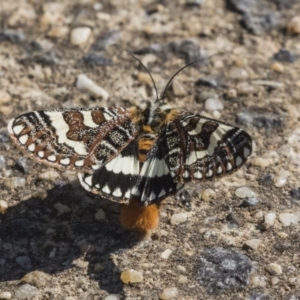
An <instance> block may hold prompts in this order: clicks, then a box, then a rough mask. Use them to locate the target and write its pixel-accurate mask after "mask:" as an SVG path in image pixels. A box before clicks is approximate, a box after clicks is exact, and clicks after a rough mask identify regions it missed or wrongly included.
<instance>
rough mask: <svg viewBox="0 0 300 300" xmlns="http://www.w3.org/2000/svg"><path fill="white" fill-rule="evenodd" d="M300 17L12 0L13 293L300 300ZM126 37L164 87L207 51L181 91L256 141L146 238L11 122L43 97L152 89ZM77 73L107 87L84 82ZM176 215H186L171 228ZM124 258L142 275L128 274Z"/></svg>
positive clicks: (7, 277) (6, 253)
mask: <svg viewBox="0 0 300 300" xmlns="http://www.w3.org/2000/svg"><path fill="white" fill-rule="evenodd" d="M299 18H300V3H299V1H297V0H295V1H292V0H289V1H279V0H278V1H276V0H268V1H267V0H261V1H254V0H248V1H244V0H243V1H234V0H231V1H229V0H228V1H225V0H215V1H208V0H206V1H205V0H200V1H197V0H195V1H188V0H186V1H184V0H182V1H181V0H178V1H168V0H165V1H157V2H155V1H134V0H132V1H102V2H96V1H92V0H82V1H79V0H74V1H57V2H49V1H38V0H28V1H25V0H19V1H5V0H1V1H0V19H1V23H0V128H1V131H0V201H1V202H0V211H1V213H3V214H1V221H0V222H1V223H0V298H1V297H2V299H66V300H67V299H68V300H73V299H86V300H87V299H105V297H107V296H109V295H110V297H111V298H109V297H108V298H107V300H108V299H159V297H161V298H162V299H251V300H258V299H287V300H292V299H293V300H294V299H300V260H299V256H300V255H299V248H300V239H299V230H300V227H299V226H300V223H299V220H300V207H299V204H300V202H299V201H300V190H299V188H300V186H299V176H300V125H299V121H300V60H299V55H300V21H299ZM76 28H83V29H82V31H81V33H80V34H79V37H77V36H76V31H74V29H76ZM74 35H75V36H74ZM115 43H117V44H118V45H120V46H121V47H122V48H124V49H127V50H129V51H132V52H133V53H135V54H136V55H137V57H138V58H139V59H141V61H142V62H143V63H144V64H145V66H146V67H147V68H148V69H149V71H150V72H151V73H152V75H153V77H154V80H155V82H156V85H157V88H158V90H159V93H161V92H162V91H163V89H164V87H165V85H166V83H167V82H168V80H169V78H170V77H171V76H172V75H173V74H174V73H175V72H176V71H177V70H178V69H179V68H181V67H182V66H184V65H185V64H187V63H189V62H191V61H194V60H196V59H202V60H201V61H200V62H199V63H197V64H194V65H193V66H192V67H189V68H187V69H185V70H184V71H183V72H181V73H180V74H179V75H178V76H177V77H176V78H175V80H174V81H173V84H172V85H171V88H170V90H169V91H168V93H167V99H168V101H169V103H170V104H172V105H174V106H175V107H179V108H181V109H186V110H189V111H192V112H195V113H200V114H202V115H205V116H210V117H212V118H217V119H220V120H223V121H226V122H228V123H231V124H233V125H236V126H239V127H241V128H243V129H245V130H246V131H247V132H248V133H249V134H250V135H251V136H252V138H253V141H254V151H253V154H252V156H251V158H249V160H248V161H247V163H246V164H245V166H243V167H242V168H241V169H240V170H239V171H238V172H236V173H234V174H233V175H231V176H228V177H225V178H223V179H222V180H218V181H214V182H208V183H203V184H201V185H199V184H197V185H192V184H191V185H187V186H186V187H185V189H184V191H183V192H182V193H181V194H179V195H177V196H176V197H169V198H168V199H166V200H165V201H164V203H163V206H162V209H161V216H160V224H159V228H158V229H157V230H156V232H154V233H153V234H152V235H151V236H150V237H147V238H146V239H140V237H139V236H138V235H137V234H136V233H132V232H128V231H125V230H124V229H122V227H121V226H120V223H119V219H118V218H119V217H118V216H119V207H118V205H117V204H116V203H113V202H109V201H106V200H103V199H99V198H95V197H92V196H91V195H89V194H87V193H86V192H85V191H84V190H83V188H82V187H81V186H80V185H79V183H78V181H77V179H76V175H75V174H73V173H71V172H60V171H56V170H55V169H53V168H50V167H47V166H44V165H41V164H39V163H38V162H35V161H33V160H31V159H26V158H24V157H23V154H22V153H20V151H18V150H17V149H16V147H14V146H13V144H12V142H11V140H10V139H9V137H8V132H7V129H6V126H7V123H8V121H9V120H10V119H11V118H13V117H15V116H17V115H19V114H21V113H24V112H28V111H32V110H43V109H49V108H67V107H93V106H111V105H120V106H123V107H129V106H132V105H136V104H139V103H141V101H142V100H143V99H153V101H154V100H155V98H156V95H155V91H154V89H153V85H152V83H151V81H150V79H149V77H147V76H145V74H144V69H143V68H142V67H141V66H140V65H139V64H138V63H137V62H136V61H134V60H133V59H132V58H130V56H129V55H128V54H126V53H124V52H123V51H122V50H120V49H118V48H116V47H114V46H112V45H113V44H115ZM217 53H218V55H215V54H217ZM212 55H214V56H213V57H211V56H212ZM80 74H85V75H86V76H87V77H89V78H90V79H92V80H93V81H94V83H95V85H96V87H92V90H89V88H88V89H87V90H86V89H82V88H81V86H80V84H79V83H78V75H80ZM97 86H98V87H97ZM84 87H87V86H86V85H84ZM99 87H101V88H102V89H104V90H102V89H99ZM105 91H106V92H107V93H108V94H109V97H107V94H106V92H105ZM207 99H213V103H215V104H217V107H216V108H217V110H209V105H208V103H209V101H208V100H207ZM240 187H248V188H249V189H250V190H245V189H244V190H242V193H244V196H246V198H241V197H242V196H243V194H242V195H241V194H239V193H238V192H239V190H238V188H240ZM208 188H210V189H212V190H206V189H208ZM204 191H205V193H204V195H203V192H204ZM245 193H246V194H245ZM207 195H209V197H208V196H207ZM6 204H7V205H8V209H7V210H6V209H5V205H6ZM177 213H183V216H184V217H183V218H184V219H186V220H185V221H184V222H182V223H180V224H177V225H174V224H172V222H170V220H171V218H172V216H173V215H174V214H177ZM274 217H275V219H274ZM166 250H167V251H166ZM165 251H166V252H165ZM170 252H171V254H170V255H169V256H168V255H167V254H169V253H170ZM127 269H133V270H135V271H137V272H138V273H137V274H138V277H139V278H138V279H140V280H141V282H136V283H129V284H125V283H123V282H122V280H121V279H120V275H121V273H122V272H123V271H125V270H127ZM25 275H26V276H25ZM141 275H142V278H141ZM24 276H25V277H24ZM26 284H27V285H26ZM170 287H174V288H175V289H173V290H172V291H173V294H172V293H171V294H170V293H169V294H168V290H167V291H165V293H166V294H167V296H162V295H161V293H162V292H163V290H164V289H165V288H170ZM172 295H173V296H172ZM5 297H6V298H5ZM26 297H27V298H26ZM168 297H169V298H168ZM172 297H173V298H172Z"/></svg>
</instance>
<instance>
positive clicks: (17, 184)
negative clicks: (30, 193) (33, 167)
mask: <svg viewBox="0 0 300 300" xmlns="http://www.w3.org/2000/svg"><path fill="white" fill-rule="evenodd" d="M5 184H6V186H7V187H9V188H11V189H15V188H21V187H24V186H25V184H26V180H25V178H23V177H11V178H7V179H6V181H5Z"/></svg>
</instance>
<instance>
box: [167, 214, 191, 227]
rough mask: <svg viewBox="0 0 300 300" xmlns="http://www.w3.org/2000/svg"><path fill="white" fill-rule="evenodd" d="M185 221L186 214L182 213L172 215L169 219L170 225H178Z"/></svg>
mask: <svg viewBox="0 0 300 300" xmlns="http://www.w3.org/2000/svg"><path fill="white" fill-rule="evenodd" d="M187 219H188V215H187V213H184V212H182V213H177V214H174V215H173V216H172V217H171V220H170V222H171V224H172V225H178V224H181V223H184V222H186V221H187Z"/></svg>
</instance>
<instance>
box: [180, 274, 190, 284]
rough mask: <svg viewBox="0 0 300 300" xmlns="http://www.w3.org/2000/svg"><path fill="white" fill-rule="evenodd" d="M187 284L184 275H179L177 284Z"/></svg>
mask: <svg viewBox="0 0 300 300" xmlns="http://www.w3.org/2000/svg"><path fill="white" fill-rule="evenodd" d="M187 282H188V278H187V277H186V276H184V275H179V278H178V283H183V284H186V283H187Z"/></svg>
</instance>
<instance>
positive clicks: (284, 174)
mask: <svg viewBox="0 0 300 300" xmlns="http://www.w3.org/2000/svg"><path fill="white" fill-rule="evenodd" d="M289 176H290V172H289V171H286V170H281V171H279V172H278V175H277V176H275V177H274V184H275V186H276V187H283V186H285V185H286V184H287V178H288V177H289Z"/></svg>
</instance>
